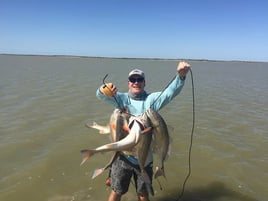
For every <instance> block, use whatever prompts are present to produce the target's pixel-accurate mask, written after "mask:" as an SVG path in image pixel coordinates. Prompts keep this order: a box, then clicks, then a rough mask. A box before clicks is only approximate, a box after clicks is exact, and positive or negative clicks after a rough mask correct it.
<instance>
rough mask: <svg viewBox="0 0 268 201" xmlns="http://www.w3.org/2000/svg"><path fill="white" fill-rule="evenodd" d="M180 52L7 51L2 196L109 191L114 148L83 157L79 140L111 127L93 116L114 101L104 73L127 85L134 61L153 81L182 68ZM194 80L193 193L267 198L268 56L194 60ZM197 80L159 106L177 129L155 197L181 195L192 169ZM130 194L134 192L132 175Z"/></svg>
mask: <svg viewBox="0 0 268 201" xmlns="http://www.w3.org/2000/svg"><path fill="white" fill-rule="evenodd" d="M177 62H178V61H175V60H171V61H162V60H143V59H106V58H78V57H73V58H72V57H46V56H9V55H1V56H0V150H1V151H0V161H1V166H0V200H3V201H26V200H27V201H74V200H77V201H103V200H106V199H107V197H108V194H109V192H110V189H109V188H108V187H106V186H105V185H104V181H105V179H106V176H107V174H108V172H105V173H104V174H102V175H100V176H99V177H97V178H96V179H94V180H92V179H91V176H92V173H93V170H94V169H96V168H100V167H103V166H104V165H105V164H106V163H107V162H108V161H109V159H110V157H111V154H110V153H107V154H96V155H95V156H93V157H92V158H90V159H89V160H88V161H87V162H86V163H85V164H84V165H83V166H80V162H81V158H82V157H81V155H80V149H84V148H95V147H97V146H99V145H102V144H105V143H108V142H109V137H108V136H104V135H99V134H98V132H97V131H96V130H93V129H88V128H86V127H85V126H84V124H85V123H91V122H92V121H96V122H98V123H99V124H103V125H104V124H106V123H107V122H108V121H109V116H110V114H111V112H112V111H113V108H112V106H111V105H109V104H107V103H104V102H101V101H99V100H98V99H97V98H96V96H95V91H96V89H97V88H98V87H99V86H100V85H101V84H102V79H103V77H104V76H105V75H106V74H109V76H108V78H107V82H113V83H114V84H116V85H117V87H118V89H119V90H120V91H126V90H127V74H128V72H129V71H130V70H131V69H132V68H140V69H143V70H144V71H145V73H146V85H147V86H146V90H147V91H148V92H152V91H160V90H162V89H164V88H165V87H166V85H167V84H168V83H169V81H170V80H171V79H172V78H173V77H174V75H175V70H176V66H177ZM190 64H191V66H192V71H193V78H194V86H195V97H194V98H195V115H196V116H195V117H196V122H195V123H196V124H195V132H194V139H193V147H192V158H191V165H192V174H191V176H190V178H189V180H188V182H187V183H186V188H185V193H184V197H183V200H187V201H201V200H202V201H204V200H206V201H267V199H268V190H267V189H268V151H267V147H268V63H246V62H200V61H190ZM192 98H193V97H192V85H191V77H190V75H189V76H188V77H187V80H186V84H185V87H184V89H183V91H182V92H181V94H180V95H179V96H178V97H176V98H175V99H174V100H173V102H171V103H170V104H169V105H167V106H166V107H165V108H163V109H162V110H161V111H160V113H161V115H162V116H163V117H164V118H165V120H166V122H167V124H168V125H169V128H170V135H171V136H172V138H173V142H172V151H171V155H170V157H169V159H168V160H167V162H166V167H165V168H166V177H167V179H166V180H165V179H164V178H159V182H160V183H161V185H162V188H163V189H162V190H161V189H160V186H159V184H158V182H157V181H153V186H154V189H155V191H156V195H155V196H154V197H152V198H151V200H152V201H175V200H177V198H178V196H179V194H180V193H181V190H182V184H183V181H184V179H185V177H186V175H187V173H188V151H189V144H190V135H191V128H192V109H193V108H192ZM122 200H123V201H134V200H136V196H135V188H134V186H133V185H132V184H130V188H129V192H128V193H127V194H126V195H125V196H124V197H123V199H122Z"/></svg>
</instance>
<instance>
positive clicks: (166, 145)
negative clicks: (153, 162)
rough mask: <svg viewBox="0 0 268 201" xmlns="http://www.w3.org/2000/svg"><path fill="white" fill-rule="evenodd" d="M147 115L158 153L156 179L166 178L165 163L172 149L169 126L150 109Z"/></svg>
mask: <svg viewBox="0 0 268 201" xmlns="http://www.w3.org/2000/svg"><path fill="white" fill-rule="evenodd" d="M145 113H146V115H147V116H148V118H149V119H150V121H151V124H152V127H153V138H154V140H153V141H154V148H155V149H156V152H157V153H158V165H157V166H156V170H155V173H154V178H157V177H159V176H164V177H165V171H164V161H165V160H166V159H167V157H168V154H169V149H170V136H169V133H168V128H167V124H166V122H165V121H164V119H163V118H162V116H161V115H160V114H159V113H158V112H156V111H154V110H153V109H148V110H147V111H146V112H145Z"/></svg>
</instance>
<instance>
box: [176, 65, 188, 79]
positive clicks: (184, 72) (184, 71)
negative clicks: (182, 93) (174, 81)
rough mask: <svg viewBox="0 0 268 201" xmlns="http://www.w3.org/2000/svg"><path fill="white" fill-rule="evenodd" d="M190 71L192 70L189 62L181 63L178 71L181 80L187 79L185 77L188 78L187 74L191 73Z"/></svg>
mask: <svg viewBox="0 0 268 201" xmlns="http://www.w3.org/2000/svg"><path fill="white" fill-rule="evenodd" d="M189 70H190V64H188V63H187V62H185V61H181V62H180V63H179V64H178V67H177V71H178V74H179V77H180V78H182V79H185V77H186V75H187V73H188V72H189Z"/></svg>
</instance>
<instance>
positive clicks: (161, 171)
mask: <svg viewBox="0 0 268 201" xmlns="http://www.w3.org/2000/svg"><path fill="white" fill-rule="evenodd" d="M160 176H163V177H164V178H166V175H165V171H164V167H162V168H159V167H158V166H156V168H155V173H154V178H155V179H156V178H157V177H160Z"/></svg>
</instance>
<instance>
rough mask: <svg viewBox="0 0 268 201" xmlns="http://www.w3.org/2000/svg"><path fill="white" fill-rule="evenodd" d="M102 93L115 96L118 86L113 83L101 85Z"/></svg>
mask: <svg viewBox="0 0 268 201" xmlns="http://www.w3.org/2000/svg"><path fill="white" fill-rule="evenodd" d="M100 91H101V93H103V94H104V95H105V96H107V97H109V98H113V97H114V96H115V94H116V92H117V88H116V86H115V85H113V83H107V84H104V85H102V86H101V87H100Z"/></svg>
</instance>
